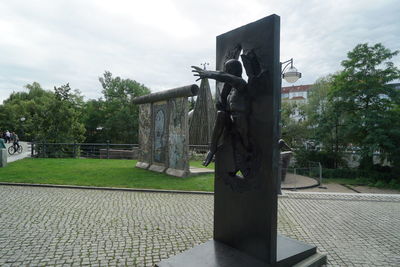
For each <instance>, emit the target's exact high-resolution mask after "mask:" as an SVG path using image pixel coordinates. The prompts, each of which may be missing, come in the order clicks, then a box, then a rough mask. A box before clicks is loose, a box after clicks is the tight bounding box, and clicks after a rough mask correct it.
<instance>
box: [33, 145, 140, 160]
mask: <svg viewBox="0 0 400 267" xmlns="http://www.w3.org/2000/svg"><path fill="white" fill-rule="evenodd" d="M137 153H138V145H137V144H110V143H108V142H107V143H45V142H32V149H31V156H32V157H38V158H104V159H113V158H119V159H134V158H137Z"/></svg>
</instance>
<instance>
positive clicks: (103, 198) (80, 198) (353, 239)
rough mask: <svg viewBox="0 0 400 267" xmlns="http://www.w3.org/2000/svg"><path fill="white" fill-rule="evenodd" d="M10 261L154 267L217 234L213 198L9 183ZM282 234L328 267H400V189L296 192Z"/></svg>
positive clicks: (283, 207) (3, 232)
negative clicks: (314, 249) (323, 258)
mask: <svg viewBox="0 0 400 267" xmlns="http://www.w3.org/2000/svg"><path fill="white" fill-rule="evenodd" d="M0 203H1V205H0V265H1V266H14V265H15V266H21V265H23V266H125V265H127V266H152V265H153V264H154V263H156V262H158V261H160V260H161V259H165V258H168V257H170V256H172V255H175V254H177V253H179V252H181V251H184V250H186V249H189V248H191V247H193V246H194V245H196V244H200V243H203V242H205V241H207V240H209V239H211V238H212V228H213V226H212V221H213V196H212V195H200V194H168V193H145V192H123V191H101V190H82V189H59V188H37V187H36V188H35V187H22V186H21V187H19V186H0ZM278 212H279V213H278V215H279V216H278V229H279V232H280V233H282V234H284V235H286V236H289V237H292V238H296V239H298V240H302V241H305V242H307V243H310V244H315V245H317V246H318V249H319V251H320V252H323V253H327V254H328V266H400V256H399V251H400V234H399V233H400V196H399V195H397V196H396V195H363V194H317V193H298V192H289V193H285V194H284V196H282V197H280V198H279V208H278Z"/></svg>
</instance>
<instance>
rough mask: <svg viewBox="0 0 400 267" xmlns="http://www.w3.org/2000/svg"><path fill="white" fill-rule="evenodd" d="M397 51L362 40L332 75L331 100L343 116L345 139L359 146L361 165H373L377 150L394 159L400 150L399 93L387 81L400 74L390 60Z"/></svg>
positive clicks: (363, 166)
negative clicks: (340, 68)
mask: <svg viewBox="0 0 400 267" xmlns="http://www.w3.org/2000/svg"><path fill="white" fill-rule="evenodd" d="M397 54H398V51H394V52H392V51H391V50H389V49H387V48H385V47H384V46H383V45H382V44H375V45H373V46H369V45H368V44H359V45H357V46H356V47H355V48H354V49H353V50H352V51H350V52H349V53H348V54H347V59H346V60H344V61H342V66H343V68H344V69H343V70H342V71H340V72H339V73H337V74H335V75H334V76H333V79H332V91H331V92H330V95H329V100H330V101H331V102H333V103H334V105H335V111H336V112H337V113H340V114H341V115H342V117H343V119H344V121H343V125H344V127H345V133H344V134H345V136H346V139H347V140H348V142H349V143H351V144H352V145H353V146H355V147H359V148H360V151H361V154H362V162H361V163H362V164H361V167H362V168H368V167H370V166H372V165H373V162H372V157H373V153H374V152H377V151H379V152H380V153H381V154H382V155H384V156H388V157H389V158H390V159H392V160H395V158H396V154H398V152H399V150H398V148H397V147H398V141H397V140H400V134H399V131H400V128H397V127H398V125H399V123H398V118H399V115H400V113H398V107H399V104H400V95H399V92H398V91H396V90H395V89H394V88H393V87H391V86H389V85H388V83H390V82H392V81H394V80H396V79H398V78H400V70H399V69H398V68H397V67H395V66H394V64H393V62H391V61H390V59H391V58H392V57H394V56H395V55H397ZM398 163H400V162H398Z"/></svg>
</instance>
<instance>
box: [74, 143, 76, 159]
mask: <svg viewBox="0 0 400 267" xmlns="http://www.w3.org/2000/svg"><path fill="white" fill-rule="evenodd" d="M74 158H76V141H74Z"/></svg>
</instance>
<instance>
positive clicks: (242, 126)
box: [232, 113, 250, 152]
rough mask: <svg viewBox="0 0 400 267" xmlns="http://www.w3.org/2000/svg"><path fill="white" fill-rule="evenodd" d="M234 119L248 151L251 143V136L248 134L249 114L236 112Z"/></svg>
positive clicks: (234, 124) (234, 123)
mask: <svg viewBox="0 0 400 267" xmlns="http://www.w3.org/2000/svg"><path fill="white" fill-rule="evenodd" d="M232 121H233V126H234V128H235V129H236V130H237V131H238V132H239V136H240V140H241V142H242V144H243V146H244V148H245V150H246V151H247V152H248V151H249V148H250V145H249V136H248V132H249V130H248V122H247V116H246V115H245V114H240V113H239V114H235V115H232Z"/></svg>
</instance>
